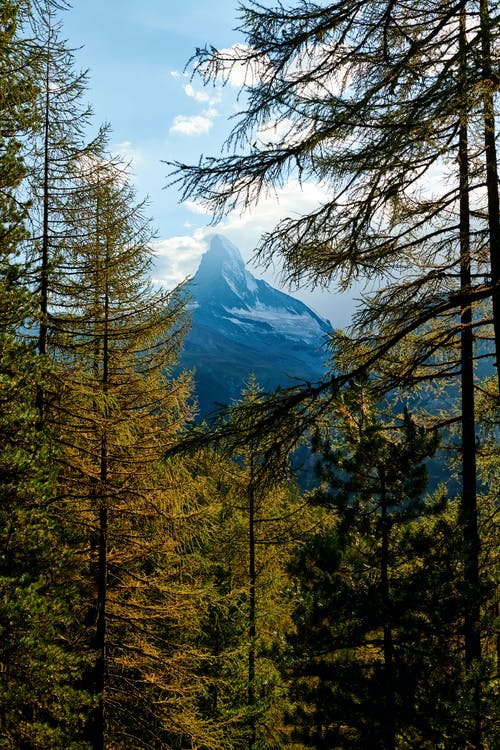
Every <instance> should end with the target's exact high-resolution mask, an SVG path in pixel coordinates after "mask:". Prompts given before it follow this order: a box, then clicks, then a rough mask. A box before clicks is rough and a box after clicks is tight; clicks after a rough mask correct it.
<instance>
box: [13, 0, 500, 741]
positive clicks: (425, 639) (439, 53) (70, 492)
mask: <svg viewBox="0 0 500 750" xmlns="http://www.w3.org/2000/svg"><path fill="white" fill-rule="evenodd" d="M66 7H67V6H66V3H65V2H64V0H0V73H1V74H0V127H1V130H0V211H1V216H2V221H1V223H0V305H1V312H0V498H1V500H0V749H1V750H243V749H246V750H280V749H283V748H292V749H293V750H307V749H309V748H311V749H314V750H439V749H442V750H499V749H500V711H499V704H500V701H499V680H500V676H499V663H500V634H499V621H500V617H499V590H498V571H499V560H500V550H499V488H500V457H499V453H498V449H497V442H498V435H499V425H500V417H499V408H498V407H499V380H500V367H499V357H500V354H499V351H500V208H499V173H498V160H497V153H498V142H499V137H498V132H499V122H498V104H499V91H500V77H499V75H500V74H499V70H500V12H499V10H500V9H499V6H498V3H497V2H495V1H494V0H440V1H439V2H436V1H435V0H432V1H431V0H405V1H404V2H401V1H400V0H383V1H379V0H363V1H360V0H316V1H315V2H312V1H310V0H293V1H292V0H283V2H269V3H267V2H266V3H265V4H261V3H259V2H256V1H255V0H243V2H242V4H241V6H240V10H239V12H240V24H241V26H240V31H241V33H242V34H243V38H244V39H245V43H244V44H241V45H237V46H235V47H232V48H230V49H226V50H222V51H219V50H217V49H215V48H213V47H207V48H199V49H197V50H195V51H191V50H187V54H186V57H187V58H189V55H190V54H191V53H193V57H192V58H191V60H190V61H189V63H188V66H189V69H190V70H191V72H192V75H193V77H196V78H197V79H199V80H201V81H202V82H203V83H204V84H205V85H207V86H208V85H210V84H211V83H213V82H214V81H216V80H227V78H228V76H230V75H231V71H232V70H233V69H234V68H235V67H238V68H239V69H241V66H244V68H245V69H246V70H247V71H248V75H247V76H246V79H245V82H244V84H243V89H242V96H241V98H240V100H239V103H240V112H239V114H238V115H237V118H236V119H235V120H234V121H233V122H234V123H235V124H233V129H232V130H231V132H230V134H229V136H228V140H227V143H226V149H225V150H224V151H223V152H221V154H220V155H217V156H216V157H203V158H201V159H200V158H198V155H197V154H194V155H193V164H184V163H180V162H179V163H172V164H170V165H168V166H166V171H167V170H169V171H170V174H169V176H166V178H165V181H166V182H168V183H169V185H170V189H177V190H178V192H179V196H180V199H186V198H191V199H193V198H196V199H197V200H201V201H204V203H205V205H206V206H207V207H208V209H209V210H210V213H211V215H213V216H214V217H215V218H216V219H217V218H222V217H223V216H225V215H227V213H228V212H230V211H231V210H233V209H234V208H238V207H239V208H241V209H245V208H248V207H251V206H252V205H254V204H255V203H256V201H258V200H259V197H260V196H261V195H264V194H266V192H268V191H272V190H273V189H274V188H276V187H279V186H280V185H283V184H284V183H285V182H286V180H287V179H288V178H289V177H290V176H291V175H294V176H298V178H299V179H300V180H302V181H304V182H306V181H307V180H316V181H320V182H321V184H323V185H324V186H325V201H324V203H323V204H322V205H320V206H318V207H317V209H316V210H315V211H314V212H311V213H305V214H301V213H300V207H298V210H297V214H296V215H293V216H290V217H285V218H283V219H282V221H280V223H279V224H278V225H277V226H276V228H275V229H274V230H273V231H271V232H269V233H267V234H264V235H263V237H262V240H261V242H260V245H259V247H258V248H257V249H256V253H257V255H258V257H259V258H260V260H261V261H262V262H263V263H264V264H272V262H273V260H274V259H275V258H279V259H280V261H281V262H282V263H283V268H284V275H285V276H286V278H287V279H288V280H289V281H293V282H296V283H298V284H303V285H309V286H312V287H315V286H318V287H328V288H331V290H332V294H335V290H339V289H340V290H348V289H349V288H350V287H351V285H352V284H353V283H354V282H355V281H356V280H358V279H359V278H372V279H373V280H375V281H376V283H375V284H374V286H373V288H372V291H370V292H369V293H367V294H366V295H365V296H364V298H363V300H362V304H361V305H360V306H359V307H358V310H357V313H356V315H355V317H354V319H353V323H352V326H351V327H350V328H348V329H346V330H344V331H341V330H337V331H334V332H333V334H332V336H331V340H330V341H329V343H328V346H329V354H330V356H329V360H330V367H329V368H328V370H327V371H325V373H324V377H323V378H322V380H321V381H320V382H318V383H307V382H304V383H297V385H294V386H293V387H288V388H282V389H278V390H277V391H276V392H275V393H265V392H263V391H262V390H261V388H260V386H259V383H258V382H256V380H255V378H252V377H250V378H249V380H248V382H245V383H242V386H241V399H240V400H239V401H238V402H236V403H233V404H229V405H227V407H226V408H221V409H220V410H219V411H218V412H216V413H215V414H214V415H212V416H211V417H210V418H207V419H206V420H205V421H203V422H201V423H200V422H199V420H197V419H196V414H197V413H196V400H195V398H194V394H193V380H192V373H190V372H181V373H180V374H179V373H178V371H177V370H176V369H175V365H176V361H177V358H178V355H179V352H180V350H181V347H182V342H183V337H184V335H185V333H186V331H187V329H188V327H189V309H188V305H187V299H186V294H185V293H184V290H183V287H182V285H181V286H180V287H179V288H176V289H172V290H162V289H159V288H157V287H155V286H154V284H153V283H152V281H151V267H152V263H153V259H154V257H153V248H152V240H153V238H154V225H153V224H152V221H151V219H150V218H149V216H148V213H147V206H146V204H145V202H144V201H143V200H142V199H141V198H140V197H139V196H137V195H136V191H135V189H134V186H133V180H132V179H131V177H130V174H129V172H128V168H127V165H126V164H124V163H123V162H122V161H120V159H118V158H117V157H115V156H114V155H113V154H112V153H111V150H110V147H109V130H108V127H107V126H100V127H99V126H97V127H96V126H95V124H94V122H93V118H92V111H91V109H90V108H89V107H88V106H87V105H86V103H85V102H86V97H87V93H88V91H89V80H88V76H87V74H86V73H85V72H81V71H79V70H78V69H77V68H76V65H75V57H74V52H73V51H72V50H71V49H70V48H69V46H68V44H67V43H66V42H65V39H64V10H65V9H66ZM269 122H272V123H274V131H273V132H274V133H275V134H279V137H269V138H266V135H265V134H266V132H269V127H268V124H269ZM89 133H91V134H92V133H93V134H92V135H89ZM263 134H264V135H263ZM158 158H159V159H161V158H162V155H161V154H159V155H158ZM436 169H437V170H438V171H439V174H440V176H441V179H440V180H439V184H436V182H435V181H434V182H432V185H431V184H430V183H431V180H430V175H431V174H434V173H435V170H436ZM298 448H300V449H301V450H302V451H304V450H305V451H306V452H307V455H308V456H310V466H311V467H312V468H311V474H312V475H313V476H312V479H311V481H310V482H309V483H308V487H307V489H306V488H304V486H303V484H301V483H300V482H298V481H297V477H296V476H295V474H294V469H293V466H294V463H293V462H291V457H292V456H293V455H294V454H296V451H297V449H298Z"/></svg>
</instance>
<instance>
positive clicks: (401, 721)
mask: <svg viewBox="0 0 500 750" xmlns="http://www.w3.org/2000/svg"><path fill="white" fill-rule="evenodd" d="M316 448H317V450H318V452H319V453H320V455H321V459H320V463H319V471H320V477H321V479H322V485H321V487H320V488H319V489H318V490H316V491H315V492H314V493H313V495H312V497H311V500H312V501H313V502H317V503H320V504H323V505H327V507H329V508H330V510H331V512H332V516H331V520H330V524H329V525H327V526H326V527H325V528H324V529H323V530H321V531H319V532H317V533H316V534H315V535H313V536H312V537H311V539H310V540H309V542H308V544H307V545H305V546H304V547H303V548H302V549H301V550H299V551H298V552H297V556H296V560H295V562H294V564H293V565H292V573H293V575H294V576H295V580H296V588H295V595H294V601H295V602H296V604H295V613H294V620H295V623H296V627H297V633H296V635H294V636H293V637H292V638H290V643H291V646H292V651H291V664H290V670H291V675H292V680H293V681H292V683H291V685H292V687H291V690H292V695H293V697H294V699H295V701H296V710H295V714H294V715H292V716H294V724H295V733H296V738H297V739H299V740H301V741H302V742H303V743H304V744H305V745H306V746H308V747H315V748H327V747H339V748H340V747H343V748H366V747H370V748H384V750H390V749H393V748H406V747H413V746H418V747H422V748H424V747H428V748H433V747H436V746H439V744H440V743H441V746H442V747H450V748H451V747H456V746H457V744H458V745H461V743H462V742H463V743H466V742H467V740H466V736H467V731H464V728H463V726H461V720H460V718H459V716H458V713H459V711H458V710H457V707H456V705H455V698H456V695H457V692H458V691H459V689H460V686H461V684H462V683H461V682H460V675H461V670H460V660H459V659H458V658H457V655H458V651H457V646H456V645H455V644H456V643H457V640H458V630H459V628H458V625H457V623H458V622H459V621H458V616H457V612H458V609H459V592H458V590H457V587H456V581H455V566H456V564H457V553H458V545H457V534H456V518H455V519H454V518H453V514H451V515H450V513H449V512H447V513H445V506H444V505H443V499H442V498H439V497H438V498H436V500H435V501H434V507H433V504H432V503H431V502H430V500H429V499H425V498H424V496H423V492H424V489H425V483H426V468H425V463H424V462H425V460H426V459H427V458H428V457H429V456H430V455H432V454H433V452H434V450H435V448H436V440H435V438H434V437H432V436H431V437H429V436H427V435H426V434H425V432H424V431H423V430H422V429H421V428H419V427H417V426H416V425H415V424H414V422H413V420H412V419H411V418H410V417H409V415H408V414H407V413H406V414H405V415H404V421H403V424H402V426H401V430H400V434H399V435H398V434H397V431H395V430H394V428H392V427H391V426H390V424H387V423H385V424H384V422H382V421H380V419H379V418H378V416H377V414H376V411H375V409H374V404H373V399H372V397H371V396H370V394H369V392H368V391H367V388H366V386H359V385H358V386H355V387H353V389H352V392H350V393H348V394H346V397H345V399H344V400H343V402H342V404H341V405H340V406H339V412H338V418H337V419H336V420H335V421H334V422H333V424H332V432H331V434H330V435H329V436H326V437H324V438H321V439H318V442H317V443H316ZM450 510H452V508H450ZM439 597H444V601H443V602H441V603H440V601H439ZM431 717H432V718H431ZM447 736H452V737H453V740H450V743H449V744H446V741H445V739H444V738H445V737H447ZM443 742H444V743H445V744H443ZM464 746H466V744H464Z"/></svg>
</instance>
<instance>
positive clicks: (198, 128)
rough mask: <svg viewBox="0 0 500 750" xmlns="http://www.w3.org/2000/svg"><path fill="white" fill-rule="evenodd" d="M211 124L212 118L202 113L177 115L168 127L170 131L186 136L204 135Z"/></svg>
mask: <svg viewBox="0 0 500 750" xmlns="http://www.w3.org/2000/svg"><path fill="white" fill-rule="evenodd" d="M212 125H213V120H212V119H210V118H209V117H205V116H204V115H192V116H187V115H177V117H175V118H174V121H173V123H172V126H171V127H170V132H171V133H178V134H179V135H187V136H198V135H205V133H208V131H209V130H210V128H211V127H212Z"/></svg>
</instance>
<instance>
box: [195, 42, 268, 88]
mask: <svg viewBox="0 0 500 750" xmlns="http://www.w3.org/2000/svg"><path fill="white" fill-rule="evenodd" d="M267 67H268V66H267V58H265V59H261V58H259V57H257V53H256V52H255V50H253V49H252V48H251V47H249V46H248V45H246V44H233V46H232V47H227V48H225V49H220V50H217V53H216V54H215V55H214V57H213V58H212V60H211V61H208V62H207V63H206V66H205V72H206V73H208V75H207V78H209V77H210V76H212V77H213V80H217V79H220V80H222V81H224V83H229V84H230V85H231V86H234V87H235V88H241V87H242V86H254V85H255V84H256V83H258V81H259V80H260V79H261V78H262V76H263V75H265V73H266V70H267ZM201 73H202V75H203V74H204V71H203V67H202V69H201Z"/></svg>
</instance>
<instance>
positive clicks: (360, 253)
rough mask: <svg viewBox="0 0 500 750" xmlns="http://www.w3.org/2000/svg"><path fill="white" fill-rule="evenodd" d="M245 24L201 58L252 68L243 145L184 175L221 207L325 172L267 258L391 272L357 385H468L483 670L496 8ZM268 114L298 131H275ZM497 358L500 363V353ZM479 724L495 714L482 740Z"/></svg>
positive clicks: (469, 552) (276, 13) (224, 68)
mask: <svg viewBox="0 0 500 750" xmlns="http://www.w3.org/2000/svg"><path fill="white" fill-rule="evenodd" d="M241 28H242V30H243V32H244V34H245V36H246V41H247V43H248V44H247V45H246V46H243V47H242V46H238V47H235V48H233V49H232V50H229V51H227V50H226V51H224V52H221V53H219V52H218V51H217V50H214V49H213V48H209V49H204V50H199V51H198V52H197V55H196V57H195V70H197V71H198V72H200V73H201V75H202V77H203V78H204V80H205V81H215V80H217V79H218V77H219V76H222V77H224V76H228V75H229V74H230V72H231V70H232V69H233V67H234V66H236V65H244V66H245V65H246V66H247V70H248V72H249V75H248V78H247V83H246V85H245V87H244V88H245V91H246V93H247V94H248V99H247V100H246V102H247V106H246V109H245V111H244V112H243V113H242V117H241V120H240V122H239V123H238V124H237V125H236V127H235V128H234V130H233V132H232V134H231V135H230V137H229V140H228V145H229V146H230V147H231V148H232V149H233V153H230V154H229V155H228V156H224V157H221V158H218V159H206V160H202V161H201V162H200V163H199V164H198V165H197V166H194V167H192V166H186V165H183V164H176V167H177V174H178V178H179V180H180V181H181V183H182V185H183V188H184V190H185V191H186V192H189V194H190V196H191V197H192V195H193V194H194V195H195V196H198V197H199V198H201V199H203V200H205V201H206V202H207V204H208V206H209V207H210V208H211V209H212V210H214V211H215V213H216V214H217V215H219V216H221V215H223V214H225V213H226V212H227V211H229V210H231V209H233V208H234V207H236V206H237V205H239V206H241V205H243V206H246V205H249V204H252V203H253V202H254V201H256V200H257V199H258V198H259V196H260V195H261V193H262V192H263V191H265V190H266V189H267V187H268V186H269V185H270V184H271V185H274V186H279V185H281V184H282V183H283V182H284V181H285V180H286V179H287V177H288V175H289V174H292V175H296V176H297V177H298V178H299V179H311V178H312V179H315V180H320V181H322V183H323V184H324V185H325V188H326V190H325V192H326V193H327V196H326V198H325V201H324V202H323V204H322V205H320V206H319V208H318V209H317V210H316V211H313V212H311V213H310V214H308V215H304V216H299V217H298V218H295V217H294V218H285V219H284V220H283V221H282V222H280V224H279V225H278V226H277V227H276V228H275V229H274V230H273V231H272V232H270V233H268V234H267V235H266V236H265V237H264V238H263V240H262V241H261V245H260V248H259V251H258V252H259V255H260V258H261V259H262V260H264V261H265V262H270V261H271V259H272V258H273V256H274V255H275V254H278V255H280V256H281V257H282V258H283V260H284V264H285V275H286V276H287V278H288V279H289V280H292V281H295V282H298V283H300V282H303V281H304V280H306V281H309V282H311V283H312V284H328V283H330V282H332V281H334V282H337V284H338V285H339V286H340V287H341V288H347V287H348V286H349V285H350V284H351V283H352V281H353V280H354V279H356V278H357V277H358V276H363V275H366V276H368V277H369V278H373V277H374V276H378V277H379V279H380V282H379V286H380V291H378V292H376V293H374V294H372V295H371V296H370V297H368V298H367V299H366V300H365V304H364V305H363V306H362V307H361V308H360V310H359V312H358V314H357V316H356V319H355V325H354V327H353V333H354V334H355V340H354V341H353V342H351V344H349V347H348V349H347V351H346V352H344V355H345V361H347V360H348V359H349V357H348V355H349V354H350V360H349V362H348V368H347V372H346V373H345V375H344V376H343V380H344V381H345V380H349V379H350V378H351V377H352V376H353V374H356V372H359V371H365V372H366V371H367V370H369V369H370V368H373V367H374V366H375V368H376V370H377V371H378V373H379V376H380V378H379V382H380V387H381V389H383V390H387V389H391V388H409V387H413V386H414V384H415V382H417V381H419V380H424V381H429V380H433V381H436V382H442V383H447V382H450V381H451V380H452V379H453V378H456V377H458V378H459V379H460V385H461V390H462V408H461V412H460V414H459V415H457V417H458V418H459V419H460V420H461V422H462V444H461V448H460V450H461V455H462V480H463V481H462V516H461V518H462V524H463V526H462V528H463V558H464V593H465V599H466V601H465V604H464V629H465V634H466V637H465V640H464V661H465V664H466V666H467V669H468V671H469V672H470V674H471V676H472V675H473V674H474V673H475V670H476V667H477V665H478V664H479V662H480V661H481V633H480V603H479V601H478V598H477V596H478V593H477V592H478V588H479V574H478V570H479V567H478V566H479V558H480V540H479V537H478V532H477V529H478V518H477V513H478V511H477V499H476V498H477V476H476V473H477V472H476V462H475V455H474V454H475V433H476V424H475V413H474V387H475V384H474V377H473V358H474V349H473V335H474V333H479V334H480V335H481V336H487V335H488V327H487V324H488V323H489V322H490V312H489V311H491V310H492V321H493V328H494V331H495V339H496V341H497V342H498V335H499V331H500V320H499V319H498V312H495V311H496V308H497V306H498V305H497V301H498V300H497V295H498V290H497V286H498V281H497V279H498V268H497V266H498V250H499V246H498V238H497V239H495V238H496V237H497V228H498V203H497V201H498V184H497V183H498V175H497V166H496V145H495V122H494V117H493V116H492V112H493V110H494V99H495V93H494V86H492V67H491V50H492V48H493V45H494V43H495V39H497V38H498V30H499V25H498V18H496V17H494V16H493V17H492V16H491V15H490V13H489V8H488V3H487V2H486V1H485V2H479V3H475V2H453V1H451V2H445V3H440V4H439V5H438V6H436V5H435V4H434V3H421V2H418V3H398V2H387V3H368V4H366V3H364V4H363V5H360V4H359V3H356V2H352V3H351V2H349V3H328V4H327V5H315V4H309V3H300V4H298V5H297V6H295V7H293V8H288V7H285V6H283V5H279V6H277V7H274V8H273V7H271V8H268V7H265V8H264V7H262V6H261V5H259V4H258V3H253V2H250V3H246V4H245V5H244V6H243V7H242V27H241ZM269 121H271V122H273V124H274V125H275V127H276V130H277V132H278V131H281V132H283V133H284V135H283V136H281V137H280V138H278V139H276V138H272V139H270V140H269V142H266V141H265V131H266V127H268V123H269ZM481 130H483V131H484V134H485V135H484V139H482V138H481V137H478V132H481ZM263 133H264V135H263ZM247 144H252V145H251V146H250V145H249V147H248V149H246V146H247ZM240 146H243V148H244V149H246V150H247V153H245V152H243V153H238V148H239V147H240ZM457 162H458V168H457ZM436 165H438V167H439V169H440V171H441V174H442V186H440V187H438V186H437V185H436V181H435V180H434V181H432V184H433V189H432V190H429V189H427V190H426V189H425V182H426V181H431V180H432V170H433V169H435V168H436ZM445 178H446V179H445ZM484 184H486V185H487V186H488V191H487V196H485V195H484V191H483V185H484ZM329 193H330V194H329ZM488 248H489V252H488ZM482 300H488V304H487V308H486V309H487V313H486V316H485V318H481V316H480V308H479V307H478V304H477V303H478V302H480V301H482ZM402 351H404V352H405V357H404V358H402V357H401V353H402ZM488 355H489V356H490V357H491V358H495V361H496V363H497V365H498V357H499V350H498V346H496V347H491V348H490V350H489V352H488ZM499 374H500V369H499ZM331 385H332V383H330V382H328V383H325V384H324V386H323V387H322V388H321V387H318V388H307V389H304V391H303V397H302V398H301V397H300V395H299V394H298V393H297V392H295V393H292V395H291V397H290V398H289V399H288V400H287V399H286V398H281V399H280V398H279V397H278V398H277V399H276V401H275V405H274V407H273V408H274V414H275V417H276V420H283V424H284V423H285V421H286V420H284V419H283V411H284V410H286V408H287V404H288V406H289V407H292V408H297V407H298V410H299V413H301V415H304V414H305V416H304V420H303V424H304V427H306V426H307V420H308V419H309V417H308V413H307V410H304V409H302V406H303V405H304V404H307V403H310V402H311V401H312V402H314V400H315V399H316V406H315V407H314V408H315V410H316V412H317V413H321V410H322V409H323V405H322V402H321V401H318V399H317V398H316V397H317V395H318V394H319V393H328V390H329V388H330V386H331ZM333 385H334V389H335V386H336V382H335V378H334V379H333ZM318 404H319V405H318ZM269 421H270V419H269V414H268V413H266V412H263V413H262V415H261V419H260V420H256V422H257V424H258V428H259V429H260V428H261V427H264V426H265V425H266V424H268V423H269ZM474 665H476V666H474ZM473 693H474V694H475V695H476V696H478V688H477V684H476V687H474V688H473ZM476 703H477V704H478V705H479V703H480V699H479V697H477V698H476ZM480 724H481V721H480V718H479V709H478V711H477V726H476V728H475V730H474V731H473V735H474V741H473V746H474V747H476V748H478V749H479V748H480V747H481V742H482V740H481V728H480Z"/></svg>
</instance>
